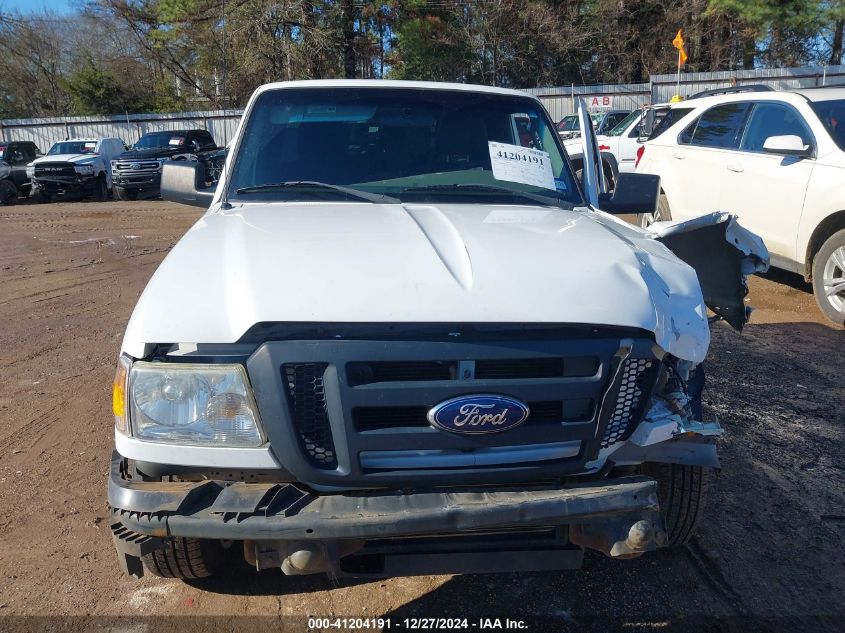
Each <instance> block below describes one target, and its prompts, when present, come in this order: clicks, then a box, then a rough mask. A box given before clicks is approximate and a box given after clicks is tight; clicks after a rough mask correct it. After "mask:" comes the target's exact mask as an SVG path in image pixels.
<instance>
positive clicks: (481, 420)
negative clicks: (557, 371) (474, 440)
mask: <svg viewBox="0 0 845 633" xmlns="http://www.w3.org/2000/svg"><path fill="white" fill-rule="evenodd" d="M529 413H530V410H529V409H528V406H527V405H526V404H525V403H524V402H520V401H519V400H515V399H514V398H509V397H507V396H497V395H491V394H483V395H472V396H460V397H458V398H452V399H451V400H446V401H445V402H441V403H440V404H438V405H437V406H435V407H434V408H433V409H431V410H430V411H429V412H428V421H429V422H430V423H431V424H432V425H433V426H435V427H437V428H439V429H443V430H444V431H451V432H452V433H460V434H462V435H481V434H484V433H500V432H501V431H507V430H509V429H512V428H514V427H516V426H519V425H520V424H522V423H523V422H525V420H526V418H527V417H528V414H529Z"/></svg>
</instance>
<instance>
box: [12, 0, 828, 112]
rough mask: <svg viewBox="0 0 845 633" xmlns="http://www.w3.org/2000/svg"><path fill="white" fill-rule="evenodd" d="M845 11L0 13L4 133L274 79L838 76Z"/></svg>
mask: <svg viewBox="0 0 845 633" xmlns="http://www.w3.org/2000/svg"><path fill="white" fill-rule="evenodd" d="M843 27H845V0H466V1H461V0H401V1H400V0H382V1H378V0H312V1H302V0H80V2H79V4H78V5H77V8H76V10H75V11H74V12H73V13H70V14H66V13H64V14H56V13H53V12H50V11H45V12H42V13H36V14H26V15H21V14H19V13H18V14H16V13H9V12H7V11H3V10H2V4H0V53H2V54H0V72H2V77H3V79H4V81H3V98H2V99H0V118H16V117H37V116H65V115H76V114H105V113H122V112H126V113H130V112H155V111H159V112H161V111H173V110H184V109H194V110H201V109H216V108H223V107H226V108H237V107H242V106H243V105H244V103H245V102H246V100H247V99H248V98H249V95H250V94H251V92H252V91H253V90H254V88H255V87H256V86H258V85H260V84H262V83H266V82H268V81H277V80H294V79H316V78H338V77H347V78H390V79H417V80H436V81H458V82H471V83H481V84H491V85H498V86H508V87H514V88H528V87H536V86H553V85H568V84H571V83H575V84H590V83H627V82H640V81H647V80H648V76H649V75H650V74H657V73H666V72H673V71H674V70H675V68H676V63H677V51H675V49H674V48H673V47H672V39H673V37H674V35H675V33H676V32H677V30H678V29H680V28H682V29H683V30H684V34H685V41H686V46H687V52H688V54H689V60H688V62H687V64H686V65H685V67H684V70H685V71H690V72H695V71H716V70H734V69H749V68H757V67H777V66H804V65H838V64H840V63H842V49H843Z"/></svg>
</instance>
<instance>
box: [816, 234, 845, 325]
mask: <svg viewBox="0 0 845 633" xmlns="http://www.w3.org/2000/svg"><path fill="white" fill-rule="evenodd" d="M813 294H814V295H815V296H816V303H818V304H819V308H821V311H822V312H823V313H824V315H825V316H826V317H827V318H828V319H830V320H831V321H833V322H834V323H835V324H837V325H844V324H845V229H842V230H841V231H837V232H836V233H834V234H833V235H831V236H830V237H829V238H827V240H826V241H825V243H824V244H822V247H821V248H820V249H819V251H818V253H816V256H815V258H814V259H813Z"/></svg>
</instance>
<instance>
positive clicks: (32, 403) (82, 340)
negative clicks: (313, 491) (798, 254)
mask: <svg viewBox="0 0 845 633" xmlns="http://www.w3.org/2000/svg"><path fill="white" fill-rule="evenodd" d="M199 215H200V213H199V212H198V211H197V210H194V209H191V208H189V207H179V206H176V205H171V204H169V203H164V202H136V203H119V202H108V203H101V204H95V203H62V204H52V205H19V206H13V207H0V376H1V377H2V381H0V530H2V532H1V533H2V541H3V547H0V630H3V629H5V630H23V629H26V628H31V629H35V628H44V627H46V626H47V625H48V624H50V625H51V626H52V627H55V628H56V629H57V630H59V629H63V630H67V628H68V625H67V623H66V622H64V621H63V620H61V619H52V620H49V619H48V620H34V619H30V618H19V617H17V616H21V615H30V616H33V615H42V616H45V615H46V616H98V617H91V618H90V619H85V620H75V621H74V624H73V625H72V627H71V628H72V629H84V628H90V629H91V630H95V629H97V630H98V627H99V626H100V625H102V624H103V623H106V622H112V621H111V620H107V619H102V618H100V617H99V616H149V615H171V616H172V615H203V616H221V617H222V618H223V619H218V620H214V625H215V629H219V630H241V628H242V627H243V626H244V625H245V622H244V621H238V622H234V621H232V620H230V618H234V617H235V616H242V615H262V616H264V615H276V614H278V615H283V616H297V617H289V618H288V619H282V620H280V621H279V622H278V624H275V625H274V629H275V630H290V631H304V630H305V620H303V619H302V616H379V615H390V616H392V617H393V618H394V621H398V620H399V619H402V618H405V617H413V616H443V615H451V616H459V615H460V616H466V617H496V616H498V617H510V618H512V619H513V618H527V619H528V620H527V621H528V623H529V625H530V628H529V630H533V631H540V630H558V631H559V630H570V629H571V630H605V629H606V628H608V627H610V626H611V623H612V626H613V627H619V628H621V629H622V630H626V631H634V630H661V631H665V630H707V631H718V630H725V629H729V630H736V631H749V630H778V631H779V630H798V629H803V630H807V631H820V630H831V631H833V630H842V629H841V628H838V627H840V626H843V625H842V623H843V622H845V606H843V597H845V556H843V546H845V462H843V459H842V454H843V449H845V383H844V382H843V377H845V355H843V353H842V351H843V342H845V333H843V331H842V330H841V329H837V328H834V327H832V326H830V325H828V324H827V323H826V322H825V321H824V320H823V318H822V316H821V314H820V313H819V311H818V309H817V307H816V304H815V302H814V300H813V297H812V294H811V292H810V289H809V287H808V286H807V285H806V284H804V283H803V282H802V281H801V280H800V279H798V278H797V277H795V276H791V275H786V274H772V275H770V276H768V277H767V278H765V279H764V278H754V279H752V280H751V287H752V292H751V295H750V303H751V304H752V305H755V306H756V307H757V308H758V309H757V311H756V312H755V313H754V317H753V320H752V324H751V325H749V326H748V327H747V329H746V331H745V332H744V333H743V334H742V335H741V336H740V335H738V334H736V333H735V332H733V331H732V330H730V329H729V328H728V327H727V326H724V325H722V324H718V325H715V326H714V328H713V346H712V349H711V353H710V357H709V361H708V364H707V371H708V376H709V383H708V391H707V393H706V394H705V401H706V404H707V407H708V409H709V411H710V412H711V413H715V414H717V415H718V416H719V418H720V419H721V420H722V422H723V423H724V424H725V426H726V427H727V429H728V433H727V434H726V436H725V437H724V438H723V440H722V443H721V449H720V450H721V457H722V462H723V467H724V469H723V471H722V472H721V475H720V476H719V478H718V480H717V483H716V486H715V489H714V490H713V491H712V496H711V501H710V504H709V507H708V511H707V514H706V518H705V520H704V523H703V526H702V528H701V530H700V532H699V535H698V537H697V539H696V540H695V541H694V542H693V544H692V546H691V547H689V548H688V549H686V550H683V551H680V552H677V553H665V552H661V553H656V554H653V555H648V556H645V557H642V558H639V559H636V560H632V561H612V560H609V559H605V558H603V557H601V556H599V555H588V557H587V559H586V562H585V568H584V569H583V570H581V571H580V572H565V573H537V574H521V575H516V574H500V575H493V576H436V577H420V578H398V579H392V580H387V581H381V582H342V583H336V582H335V583H332V582H330V581H329V580H327V579H325V578H323V577H309V578H286V577H284V576H283V575H282V574H281V573H280V572H279V573H277V572H262V573H261V574H256V573H254V572H253V571H252V570H250V569H248V568H246V567H245V566H242V567H235V568H233V570H232V571H231V573H228V574H226V575H224V576H223V577H221V578H217V579H215V580H214V581H213V582H206V583H203V584H196V585H193V586H191V585H187V584H183V583H181V582H178V581H163V580H160V579H157V578H154V577H150V576H147V577H145V578H144V579H143V580H141V581H136V580H133V579H131V578H127V577H124V576H123V575H122V574H121V573H120V572H119V571H118V567H117V562H116V558H115V555H114V552H113V549H112V545H111V537H110V534H109V528H108V515H107V508H106V497H105V491H106V472H107V469H108V464H109V457H110V452H111V449H112V418H111V413H110V402H109V401H110V386H111V380H112V376H113V373H114V366H115V359H116V357H117V353H118V350H119V345H120V340H121V337H122V334H123V328H124V326H125V324H126V321H127V319H128V317H129V314H130V312H131V310H132V307H133V305H134V303H135V301H136V299H137V297H138V295H139V293H140V292H141V290H142V289H143V287H144V284H145V283H146V281H147V279H148V278H149V277H150V275H151V274H152V273H153V271H154V270H155V268H156V266H157V264H158V263H159V262H160V261H161V259H162V258H163V257H164V255H165V254H166V253H167V251H168V249H169V248H170V247H171V246H172V245H173V244H174V243H175V242H176V240H177V239H178V238H179V236H180V235H182V233H183V232H184V231H185V230H186V229H187V228H188V227H189V226H190V225H191V224H192V223H193V222H194V221H195V220H196V219H197V218H198V217H199ZM714 618H715V619H714ZM806 618H813V619H812V620H810V621H808V620H807V619H806ZM169 621H170V622H173V621H172V620H169ZM179 622H180V624H179V627H180V628H181V630H193V629H194V628H196V629H197V630H199V628H201V624H200V623H196V622H193V623H192V622H190V621H186V620H184V619H183V620H179ZM147 624H149V622H148V623H147ZM205 624H208V622H206V623H205ZM133 626H135V624H133ZM137 626H140V628H137V627H136V628H132V629H131V630H132V631H139V632H140V631H145V630H151V631H152V630H157V631H158V630H161V628H156V629H153V628H151V627H150V626H146V625H145V624H144V623H143V622H141V623H139V624H138V625H137ZM115 630H116V629H115ZM121 630H130V629H121Z"/></svg>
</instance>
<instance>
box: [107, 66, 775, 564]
mask: <svg viewBox="0 0 845 633" xmlns="http://www.w3.org/2000/svg"><path fill="white" fill-rule="evenodd" d="M579 116H581V117H582V119H584V118H585V117H587V114H586V109H585V108H584V107H583V104H582V106H581V109H580V115H579ZM582 129H586V130H588V132H587V133H586V134H585V135H584V154H585V157H586V160H585V161H584V165H583V172H584V173H583V183H584V184H583V185H581V184H579V182H578V181H577V180H576V178H575V175H574V172H573V169H572V166H571V164H570V161H569V159H568V158H567V156H566V153H565V151H564V150H563V147H562V145H561V141H560V137H559V135H558V134H557V131H556V129H555V126H554V124H553V122H552V120H551V119H550V118H549V115H548V114H547V112H546V111H545V110H544V108H543V106H542V104H541V103H540V102H539V101H538V100H537V99H536V98H534V97H532V96H529V95H526V94H525V93H521V92H518V91H514V90H506V89H500V88H490V87H481V86H470V85H459V84H437V83H423V82H401V81H390V82H381V81H340V80H335V81H306V82H288V83H277V84H269V85H266V86H263V87H261V88H259V89H258V90H257V91H256V92H255V94H254V95H253V96H252V98H251V99H250V101H249V103H248V105H247V107H246V110H245V114H244V116H243V119H242V121H241V123H240V126H239V129H238V132H237V134H236V137H235V139H234V140H233V142H232V145H231V147H230V149H229V152H228V155H227V157H226V162H225V166H224V168H223V170H222V174H221V176H220V178H219V182H217V183H216V185H213V186H208V181H209V178H208V177H207V174H206V173H205V167H204V164H203V163H199V162H187V161H186V162H172V163H168V164H166V165H165V166H164V168H163V173H162V195H163V197H164V198H165V199H168V200H171V201H177V202H183V203H187V204H193V205H197V206H200V207H203V208H204V209H206V211H205V213H204V214H203V216H202V217H201V218H200V219H199V221H198V222H197V223H196V224H195V225H194V226H193V228H191V229H190V230H189V231H188V232H187V233H186V234H185V236H184V237H183V238H182V239H181V240H180V241H179V243H178V244H177V245H176V246H175V247H174V248H173V250H172V251H171V252H170V253H169V254H168V255H167V257H166V258H165V260H164V261H163V263H162V264H161V266H160V267H159V269H158V270H157V271H156V272H155V274H154V275H153V277H152V279H151V280H150V282H149V284H148V285H147V287H146V289H145V290H144V292H143V294H142V296H141V298H140V300H139V302H138V304H137V306H136V307H135V310H134V312H133V314H132V317H131V319H130V322H129V325H128V327H127V330H126V333H125V338H124V340H123V344H122V349H121V353H120V356H119V360H118V368H117V372H116V375H115V380H114V385H113V410H114V411H113V413H114V419H115V450H114V453H113V455H112V461H111V469H110V475H109V481H108V501H109V505H110V508H111V514H110V517H111V521H110V524H111V530H112V535H113V541H114V545H115V548H116V550H117V553H118V558H119V560H120V564H121V566H122V568H123V570H124V571H125V572H127V573H129V574H132V575H135V576H141V575H143V573H144V571H145V570H146V571H147V572H150V573H152V574H155V575H158V576H166V577H178V578H184V579H193V578H199V577H205V576H209V575H211V574H212V573H214V572H215V570H217V569H218V568H219V567H220V565H221V564H223V563H225V562H227V561H232V560H233V559H232V555H233V554H235V553H239V552H240V551H242V552H243V556H244V558H245V560H246V561H248V563H249V564H250V565H252V566H253V567H255V568H256V569H258V570H261V569H267V568H276V569H279V568H281V569H282V570H283V571H284V572H285V573H286V574H292V575H295V574H314V573H327V574H329V575H331V576H333V577H338V576H363V577H385V576H397V575H415V574H433V573H463V572H496V571H505V570H507V571H521V570H544V569H565V568H577V567H578V566H579V565H580V564H581V560H582V557H583V553H584V550H585V549H592V550H597V551H599V552H603V553H604V554H606V555H608V556H611V557H614V558H628V557H632V556H638V555H640V554H643V553H645V552H648V551H651V550H655V549H657V548H662V547H672V546H678V545H681V544H683V543H685V542H686V541H687V540H688V539H689V538H690V537H691V535H692V533H693V530H694V528H695V523H696V520H697V519H698V518H700V516H701V514H702V508H703V503H704V496H705V493H706V490H707V482H708V478H709V476H710V473H712V472H713V470H714V469H716V468H718V467H719V461H718V457H717V453H716V439H717V437H718V436H719V434H720V433H722V431H723V428H722V426H721V425H720V423H719V422H718V421H716V420H710V421H705V420H703V419H702V411H701V398H702V390H703V388H704V372H703V367H702V362H703V361H704V359H705V356H706V354H707V348H708V344H709V340H710V330H709V327H710V323H709V322H710V321H711V320H712V319H716V318H721V319H724V320H726V321H727V322H729V323H730V324H732V325H733V326H735V327H737V328H741V327H742V325H743V324H744V323H745V321H746V318H747V310H746V306H745V304H744V301H743V297H744V295H745V292H746V287H745V284H744V277H743V275H745V274H750V273H751V272H753V271H754V270H763V269H765V268H766V266H767V257H768V256H767V253H766V250H765V247H764V246H762V243H761V242H760V241H759V240H758V239H756V237H755V236H754V235H753V234H750V233H748V232H747V231H745V230H744V229H743V228H742V227H740V226H739V225H738V224H737V223H736V222H735V219H734V218H733V217H731V216H729V215H727V214H713V215H711V216H708V217H707V218H703V219H698V220H697V221H696V222H694V223H691V224H663V225H659V224H658V225H654V227H652V228H651V229H650V230H646V229H641V228H639V227H635V226H632V225H630V224H627V223H626V222H623V221H622V220H621V219H619V218H617V217H615V215H617V214H629V213H641V212H644V211H649V210H652V211H653V210H654V208H655V207H656V204H657V196H658V192H659V178H657V177H656V176H647V175H638V174H622V175H620V178H619V180H618V181H617V182H616V186H615V189H614V191H613V193H612V195H611V194H608V193H607V192H606V191H605V190H606V188H607V186H606V183H605V182H604V180H603V178H602V171H601V170H600V169H599V168H598V167H599V165H600V158H599V156H598V152H597V149H596V144H595V136H594V135H593V134H592V126H590V125H589V124H588V125H587V126H582ZM696 268H697V269H698V271H699V273H698V274H697V272H696ZM708 305H709V306H711V307H712V310H713V313H712V314H710V313H708V309H707V307H706V306H708Z"/></svg>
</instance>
